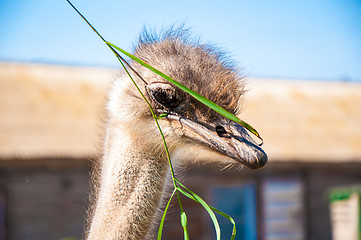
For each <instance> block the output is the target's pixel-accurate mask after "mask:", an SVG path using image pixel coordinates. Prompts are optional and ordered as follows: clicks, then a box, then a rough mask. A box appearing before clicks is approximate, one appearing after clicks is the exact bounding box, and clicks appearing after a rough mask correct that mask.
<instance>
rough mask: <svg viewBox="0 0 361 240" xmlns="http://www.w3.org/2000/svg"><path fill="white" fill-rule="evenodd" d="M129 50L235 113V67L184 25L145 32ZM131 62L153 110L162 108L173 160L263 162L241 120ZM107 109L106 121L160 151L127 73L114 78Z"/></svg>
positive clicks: (238, 89)
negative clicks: (228, 116)
mask: <svg viewBox="0 0 361 240" xmlns="http://www.w3.org/2000/svg"><path fill="white" fill-rule="evenodd" d="M134 55H136V56H137V57H138V58H140V59H142V60H143V61H145V62H147V63H148V64H150V65H152V66H153V67H155V68H157V69H158V70H160V71H162V72H163V73H165V74H167V75H168V76H170V77H172V78H173V79H175V80H177V81H178V82H180V83H181V84H183V85H185V86H187V87H188V88H190V89H192V90H194V91H196V92H198V93H200V94H201V95H203V96H205V97H206V98H208V99H210V100H211V101H213V102H215V103H216V104H217V105H219V106H221V107H223V108H224V109H226V110H227V111H229V112H231V113H233V114H236V115H237V114H239V112H240V105H241V99H242V96H243V94H244V82H243V80H242V77H241V76H240V74H239V69H237V68H236V67H235V66H234V65H233V64H232V62H231V61H230V60H229V59H227V58H226V57H225V56H224V54H223V53H221V52H219V51H217V50H216V49H215V48H213V47H211V46H209V45H204V44H199V43H198V41H194V40H192V39H190V38H189V31H188V30H185V29H183V28H179V29H176V30H174V29H171V30H169V31H167V32H166V33H165V34H163V35H162V36H153V35H151V34H148V33H146V32H145V33H143V34H142V35H141V37H140V41H139V44H138V46H137V47H136V49H135V53H134ZM132 66H133V67H134V68H135V69H136V71H137V72H138V73H139V74H140V75H141V76H142V77H143V79H144V80H145V82H146V83H145V82H143V81H142V80H141V79H139V78H138V77H137V76H134V78H135V81H136V82H137V84H138V85H139V87H140V89H141V90H142V91H143V92H144V94H145V96H146V97H147V99H148V100H149V102H150V104H151V105H152V108H153V109H154V110H155V113H156V114H157V115H160V114H162V113H166V114H167V116H166V117H164V118H162V119H160V120H159V123H160V125H161V128H162V130H163V132H164V135H165V137H166V141H167V144H168V147H169V149H170V153H171V156H172V158H173V159H175V161H176V160H177V159H181V160H182V161H186V162H187V161H199V162H202V161H206V162H210V161H214V162H221V163H226V164H235V165H237V163H241V164H242V165H245V166H247V167H250V168H260V167H262V166H264V165H265V164H266V162H267V155H266V154H265V152H264V151H263V150H262V149H261V148H260V147H259V146H258V145H257V144H256V142H255V141H254V140H253V139H252V138H251V137H250V136H249V134H248V133H247V131H246V130H245V129H244V128H243V127H242V126H241V125H239V124H237V123H235V122H232V121H230V120H228V119H226V118H225V117H223V116H221V115H219V114H218V113H216V112H215V111H213V110H211V109H210V108H208V107H207V106H205V105H203V104H202V103H200V102H198V101H197V100H196V99H194V98H193V97H191V96H190V95H188V94H187V93H185V92H183V91H182V90H180V89H179V88H177V87H175V86H174V85H172V84H170V83H169V82H167V81H166V80H165V79H162V78H161V77H160V76H158V75H156V74H155V73H153V72H151V71H149V70H148V69H145V68H143V67H142V66H140V65H138V64H137V63H132ZM108 112H109V114H110V119H112V123H111V124H116V125H117V126H118V127H119V126H122V131H126V132H127V133H129V134H128V135H129V136H131V137H132V138H133V139H135V140H136V141H135V142H136V143H138V144H139V145H140V146H143V148H142V149H147V151H151V152H153V153H155V154H156V155H159V156H161V155H162V154H163V156H164V147H163V144H162V140H161V137H160V134H159V131H158V129H157V127H156V125H155V123H154V119H153V118H152V115H151V113H150V111H149V107H148V105H147V104H146V102H145V101H144V100H143V99H142V98H141V96H140V94H139V92H138V91H137V90H136V88H135V86H134V85H133V83H132V82H131V81H130V80H129V79H126V78H125V77H122V78H121V81H115V83H114V86H113V88H112V91H111V94H110V100H109V103H108ZM113 126H114V125H113ZM144 146H146V148H144ZM163 159H164V158H163Z"/></svg>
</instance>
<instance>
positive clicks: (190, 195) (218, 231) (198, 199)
mask: <svg viewBox="0 0 361 240" xmlns="http://www.w3.org/2000/svg"><path fill="white" fill-rule="evenodd" d="M177 190H178V191H179V192H180V193H182V194H183V195H184V196H186V197H188V198H190V199H193V200H194V201H196V202H198V203H200V204H201V205H202V206H203V207H204V209H206V211H207V212H208V214H209V216H210V217H211V219H212V222H213V225H214V229H215V231H216V237H217V240H220V239H221V229H220V227H219V223H218V220H217V217H216V215H214V212H213V211H212V209H211V208H210V207H209V206H208V204H207V203H206V202H205V201H204V200H203V199H202V198H201V197H199V196H198V195H197V194H195V193H193V192H191V191H189V190H188V189H187V191H186V190H184V189H182V188H180V187H178V188H177ZM188 191H189V192H188Z"/></svg>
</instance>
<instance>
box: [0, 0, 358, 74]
mask: <svg viewBox="0 0 361 240" xmlns="http://www.w3.org/2000/svg"><path fill="white" fill-rule="evenodd" d="M73 3H74V4H75V5H76V6H77V7H78V9H79V10H80V11H81V12H82V13H83V14H84V15H85V16H86V17H87V18H88V19H89V20H90V21H91V22H92V23H93V25H94V26H95V27H96V28H97V29H98V30H99V31H100V32H101V33H102V34H103V36H104V37H105V38H106V39H107V40H109V41H110V42H113V43H115V44H117V45H118V46H120V47H122V48H124V49H127V50H131V49H132V44H134V42H136V40H137V36H138V34H139V32H140V31H141V30H142V28H143V26H144V25H146V26H150V27H153V28H155V29H158V30H160V29H162V28H165V27H167V26H170V25H172V24H174V23H175V24H181V23H185V25H186V26H188V27H191V28H192V29H193V32H194V33H195V35H197V36H200V38H201V40H202V41H205V42H210V43H214V44H216V45H218V46H219V47H221V48H223V49H225V50H226V51H228V52H230V53H231V56H233V58H234V59H235V60H236V61H237V62H238V64H239V65H240V66H241V67H242V68H243V71H244V73H245V74H247V75H249V76H254V77H274V78H299V79H311V80H312V79H316V80H348V81H361V1H359V0H347V1H344V0H327V1H326V0H303V1H301V0H295V1H289V0H279V1H266V0H254V1H240V0H232V1H231V0H223V1H195V0H193V1H190V0H182V1H120V0H103V1H99V0H98V1H95V0H73ZM0 61H25V62H44V63H59V64H71V65H73V64H76V65H95V66H110V67H119V64H118V62H117V60H116V58H115V57H114V56H113V55H112V54H111V53H110V51H109V50H108V49H107V48H106V46H105V45H104V44H103V43H102V42H101V41H100V40H99V39H98V38H97V36H96V35H95V34H94V33H93V32H92V31H91V30H90V29H89V27H88V26H87V25H86V24H85V23H84V22H83V21H82V20H81V19H80V17H79V16H78V15H76V13H75V12H74V11H73V10H72V9H71V8H70V6H69V5H68V4H67V2H66V1H65V0H51V1H49V0H32V1H28V0H1V1H0Z"/></svg>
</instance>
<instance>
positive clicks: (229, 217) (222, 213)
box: [209, 206, 236, 240]
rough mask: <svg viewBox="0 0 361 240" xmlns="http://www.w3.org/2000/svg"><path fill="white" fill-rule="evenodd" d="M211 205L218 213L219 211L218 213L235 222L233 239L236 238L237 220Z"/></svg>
mask: <svg viewBox="0 0 361 240" xmlns="http://www.w3.org/2000/svg"><path fill="white" fill-rule="evenodd" d="M209 207H210V208H211V209H212V210H213V211H215V212H216V213H218V214H220V215H222V216H223V217H224V218H226V219H228V220H229V221H230V222H231V223H232V224H233V230H232V236H231V240H234V238H235V237H236V222H235V221H234V220H233V218H232V217H231V216H229V215H228V214H226V213H224V212H222V211H221V210H218V209H217V208H214V207H212V206H209Z"/></svg>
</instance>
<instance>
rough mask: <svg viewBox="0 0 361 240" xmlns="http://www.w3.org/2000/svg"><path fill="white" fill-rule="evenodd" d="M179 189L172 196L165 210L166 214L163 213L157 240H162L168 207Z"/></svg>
mask: <svg viewBox="0 0 361 240" xmlns="http://www.w3.org/2000/svg"><path fill="white" fill-rule="evenodd" d="M176 191H177V189H174V191H173V193H172V195H171V196H170V198H169V201H168V203H167V205H166V207H165V209H164V212H163V216H162V220H161V221H160V224H159V228H158V237H157V240H161V239H162V232H163V226H164V220H165V216H166V215H167V211H168V207H169V205H170V202H171V201H172V198H173V196H174V194H175V193H176Z"/></svg>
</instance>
